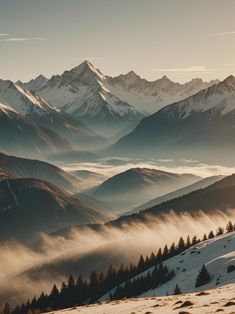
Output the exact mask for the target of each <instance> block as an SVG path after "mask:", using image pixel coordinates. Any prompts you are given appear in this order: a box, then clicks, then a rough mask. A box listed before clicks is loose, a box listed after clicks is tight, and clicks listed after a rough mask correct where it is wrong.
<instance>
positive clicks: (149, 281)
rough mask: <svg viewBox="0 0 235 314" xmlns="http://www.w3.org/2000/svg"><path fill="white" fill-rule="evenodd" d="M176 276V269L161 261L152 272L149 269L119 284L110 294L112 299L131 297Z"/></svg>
mask: <svg viewBox="0 0 235 314" xmlns="http://www.w3.org/2000/svg"><path fill="white" fill-rule="evenodd" d="M174 276H175V272H174V270H172V271H169V270H168V268H167V267H166V266H162V264H161V263H160V264H159V265H158V266H155V268H154V270H153V271H152V272H150V271H149V272H148V273H147V274H145V275H140V276H137V277H136V278H134V279H130V280H128V281H126V282H125V284H123V285H119V286H118V287H117V288H116V290H115V292H114V293H113V294H112V293H111V294H110V300H118V299H122V298H124V297H127V298H131V297H134V296H137V295H140V294H141V293H143V292H145V291H147V290H150V289H154V288H157V287H158V286H161V285H163V284H164V283H165V282H167V281H169V280H171V279H172V278H173V277H174Z"/></svg>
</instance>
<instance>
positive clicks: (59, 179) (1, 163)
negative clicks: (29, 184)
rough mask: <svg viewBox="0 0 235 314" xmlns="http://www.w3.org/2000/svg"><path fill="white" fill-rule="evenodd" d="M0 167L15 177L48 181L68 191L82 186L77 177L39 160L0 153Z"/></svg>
mask: <svg viewBox="0 0 235 314" xmlns="http://www.w3.org/2000/svg"><path fill="white" fill-rule="evenodd" d="M0 169H1V171H3V172H5V173H9V174H11V175H12V176H15V177H19V178H34V179H39V180H44V181H48V182H49V183H52V184H54V185H56V186H58V187H59V188H62V189H65V190H68V191H70V192H73V191H74V192H77V191H80V190H81V188H82V187H83V183H82V181H81V180H79V178H77V177H75V176H73V175H71V174H69V173H68V172H66V171H63V170H62V169H60V168H58V167H56V166H54V165H52V164H49V163H47V162H43V161H40V160H32V159H26V158H19V157H15V156H9V155H6V154H3V153H0Z"/></svg>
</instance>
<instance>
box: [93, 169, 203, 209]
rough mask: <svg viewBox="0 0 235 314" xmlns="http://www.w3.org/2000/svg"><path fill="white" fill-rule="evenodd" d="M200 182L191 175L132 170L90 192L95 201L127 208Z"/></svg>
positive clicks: (154, 170)
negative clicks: (98, 200)
mask: <svg viewBox="0 0 235 314" xmlns="http://www.w3.org/2000/svg"><path fill="white" fill-rule="evenodd" d="M198 180H200V177H198V176H195V175H192V174H176V173H170V172H164V171H160V170H156V169H148V168H132V169H129V170H127V171H124V172H122V173H120V174H117V175H115V176H113V177H111V178H110V179H108V180H106V181H105V182H103V183H102V184H101V185H100V186H98V187H97V188H95V190H94V191H92V193H91V195H92V196H94V197H95V198H97V199H100V200H103V201H107V202H110V203H112V204H115V205H116V206H118V207H124V208H127V207H129V206H133V205H135V204H141V203H142V202H143V201H144V200H145V201H147V200H150V199H151V198H153V197H157V196H161V195H163V194H166V193H168V192H170V191H174V190H176V189H178V188H180V187H184V186H187V185H189V184H192V183H194V182H196V181H198Z"/></svg>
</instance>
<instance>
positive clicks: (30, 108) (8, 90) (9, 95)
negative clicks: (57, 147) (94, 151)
mask: <svg viewBox="0 0 235 314" xmlns="http://www.w3.org/2000/svg"><path fill="white" fill-rule="evenodd" d="M0 103H2V104H4V105H6V106H8V107H9V108H11V109H13V110H14V111H15V112H16V113H18V114H19V115H21V116H23V117H25V118H27V119H30V120H31V121H32V122H33V123H36V124H37V125H39V126H40V127H43V128H47V129H50V130H52V131H54V132H57V133H58V134H59V135H60V136H62V137H64V138H66V140H68V141H70V142H71V143H72V144H75V145H80V146H92V144H93V145H94V144H95V145H97V144H99V143H100V141H101V138H100V137H99V136H98V135H97V134H95V132H93V131H92V130H90V129H89V128H88V127H87V126H85V125H84V124H83V123H82V122H80V121H79V120H77V119H74V118H73V117H72V116H71V115H69V114H67V113H65V112H64V111H62V110H60V109H58V108H56V107H55V106H54V105H53V104H48V103H47V102H46V101H45V100H44V99H42V98H41V97H40V96H39V95H37V94H36V93H35V92H34V91H30V90H28V89H27V88H26V87H25V86H23V84H22V83H20V82H18V83H13V82H11V81H10V80H7V81H4V80H0Z"/></svg>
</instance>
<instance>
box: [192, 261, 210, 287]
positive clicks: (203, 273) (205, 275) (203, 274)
mask: <svg viewBox="0 0 235 314" xmlns="http://www.w3.org/2000/svg"><path fill="white" fill-rule="evenodd" d="M208 282H210V274H209V272H208V270H207V269H206V266H205V265H204V264H203V265H202V268H201V270H200V271H199V273H198V276H197V278H196V283H195V287H196V288H197V287H201V286H203V285H205V284H206V283H208Z"/></svg>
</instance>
